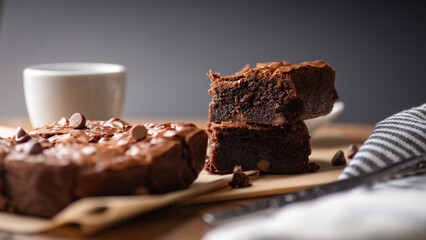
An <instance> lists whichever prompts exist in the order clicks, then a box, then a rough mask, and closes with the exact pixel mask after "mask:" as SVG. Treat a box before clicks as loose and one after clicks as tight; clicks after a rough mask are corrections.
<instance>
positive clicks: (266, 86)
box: [208, 61, 338, 126]
mask: <svg viewBox="0 0 426 240" xmlns="http://www.w3.org/2000/svg"><path fill="white" fill-rule="evenodd" d="M334 75H335V71H334V70H333V69H332V68H331V67H330V65H328V64H327V63H325V62H324V61H314V62H304V63H301V64H290V63H287V62H272V63H259V64H257V66H256V68H252V69H250V68H249V66H248V65H247V66H246V67H245V68H243V69H242V70H241V71H240V72H238V73H236V74H235V75H232V76H226V77H220V74H219V73H213V72H211V71H210V74H208V76H209V78H210V79H211V81H212V83H211V88H210V90H209V93H210V95H212V101H211V103H210V116H209V117H210V121H211V122H216V123H219V122H244V123H254V124H267V125H274V126H279V125H284V124H287V125H288V124H292V123H295V122H298V121H301V120H305V119H309V118H314V117H317V116H321V115H325V114H327V113H329V112H330V111H331V109H332V108H333V103H334V102H335V101H336V100H337V98H338V96H337V92H336V89H335V88H334Z"/></svg>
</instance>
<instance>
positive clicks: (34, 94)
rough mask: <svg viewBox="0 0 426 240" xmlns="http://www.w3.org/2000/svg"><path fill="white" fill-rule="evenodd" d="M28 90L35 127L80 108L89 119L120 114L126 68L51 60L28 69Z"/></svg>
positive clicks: (27, 94)
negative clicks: (48, 62)
mask: <svg viewBox="0 0 426 240" xmlns="http://www.w3.org/2000/svg"><path fill="white" fill-rule="evenodd" d="M23 74H24V94H25V101H26V104H27V110H28V115H29V117H30V120H31V124H32V125H33V127H34V128H36V127H41V126H43V125H46V124H49V123H52V122H54V121H58V120H60V119H61V118H62V117H67V118H69V117H70V116H71V115H72V114H73V113H76V112H79V113H81V114H83V115H84V116H85V117H86V118H87V119H95V120H106V119H109V118H112V117H120V116H121V111H122V107H123V98H124V88H125V79H126V68H125V67H124V66H122V65H117V64H109V63H85V62H76V63H51V64H41V65H34V66H30V67H27V68H25V69H24V72H23Z"/></svg>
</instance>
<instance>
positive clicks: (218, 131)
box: [205, 122, 312, 174]
mask: <svg viewBox="0 0 426 240" xmlns="http://www.w3.org/2000/svg"><path fill="white" fill-rule="evenodd" d="M207 132H208V135H209V152H208V154H207V155H208V158H207V160H206V164H205V166H206V169H207V170H209V171H211V172H215V173H231V172H232V171H233V169H234V166H236V165H240V166H241V167H242V169H244V170H245V171H246V170H260V171H262V172H264V173H282V174H291V173H304V172H309V171H311V169H312V168H311V167H310V165H309V163H308V161H309V159H308V157H309V155H310V154H311V147H310V144H309V139H310V137H309V133H308V129H307V128H306V125H305V124H304V123H303V122H297V123H294V124H292V125H284V126H277V127H276V126H268V125H255V124H245V123H230V122H223V123H209V124H208V129H207Z"/></svg>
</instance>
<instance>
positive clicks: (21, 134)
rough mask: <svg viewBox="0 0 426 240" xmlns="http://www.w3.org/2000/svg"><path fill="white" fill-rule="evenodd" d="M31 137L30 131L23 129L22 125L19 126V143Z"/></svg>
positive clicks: (17, 130)
mask: <svg viewBox="0 0 426 240" xmlns="http://www.w3.org/2000/svg"><path fill="white" fill-rule="evenodd" d="M30 139H31V137H30V135H28V133H27V132H25V130H24V129H22V128H21V127H18V128H17V129H16V136H15V141H16V142H17V143H24V142H26V141H28V140H30Z"/></svg>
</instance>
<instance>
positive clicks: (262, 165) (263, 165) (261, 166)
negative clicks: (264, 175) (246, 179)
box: [257, 159, 271, 172]
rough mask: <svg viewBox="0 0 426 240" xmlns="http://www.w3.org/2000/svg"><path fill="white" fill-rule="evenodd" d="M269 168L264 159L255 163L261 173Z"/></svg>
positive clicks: (267, 162) (268, 163) (269, 164)
mask: <svg viewBox="0 0 426 240" xmlns="http://www.w3.org/2000/svg"><path fill="white" fill-rule="evenodd" d="M270 166H271V163H270V162H269V161H268V160H265V159H261V160H260V161H259V162H257V168H258V169H259V170H260V171H262V172H266V170H268V169H269V167H270Z"/></svg>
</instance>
